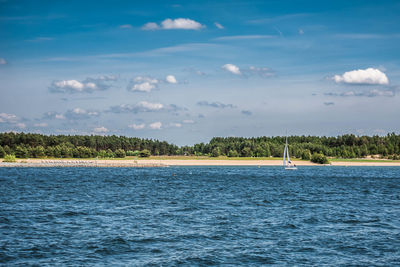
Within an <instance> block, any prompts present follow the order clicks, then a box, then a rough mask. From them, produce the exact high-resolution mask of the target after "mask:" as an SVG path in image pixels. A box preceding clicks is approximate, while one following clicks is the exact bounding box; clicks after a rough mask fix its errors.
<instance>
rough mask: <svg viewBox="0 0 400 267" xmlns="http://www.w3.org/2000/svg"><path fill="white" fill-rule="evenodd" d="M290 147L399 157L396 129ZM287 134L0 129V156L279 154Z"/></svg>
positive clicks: (294, 142)
mask: <svg viewBox="0 0 400 267" xmlns="http://www.w3.org/2000/svg"><path fill="white" fill-rule="evenodd" d="M288 141H289V144H290V146H289V152H290V155H291V156H293V157H296V158H302V159H307V160H309V159H311V156H312V155H313V154H314V153H318V154H323V155H325V156H328V157H338V158H362V157H367V156H370V155H373V156H377V155H379V156H380V157H384V158H393V159H398V158H399V154H400V135H396V134H395V133H391V134H388V135H386V136H377V135H375V136H355V135H353V134H347V135H342V136H337V137H325V136H322V137H319V136H290V137H288ZM284 145H285V137H280V136H277V137H265V136H264V137H256V138H244V137H215V138H213V139H211V140H210V142H209V143H207V144H204V143H200V144H195V145H194V146H183V147H178V146H176V145H173V144H169V143H167V142H165V141H158V140H152V139H141V138H136V137H124V136H115V135H113V136H95V135H90V136H88V135H73V136H70V135H42V134H31V133H12V132H10V133H0V157H4V155H5V154H14V155H15V156H16V157H18V158H28V157H32V158H40V157H63V158H66V157H75V158H91V157H125V156H126V155H128V156H143V157H145V156H148V155H150V154H151V155H198V156H211V157H217V156H228V157H270V156H272V157H281V156H282V153H283V149H284Z"/></svg>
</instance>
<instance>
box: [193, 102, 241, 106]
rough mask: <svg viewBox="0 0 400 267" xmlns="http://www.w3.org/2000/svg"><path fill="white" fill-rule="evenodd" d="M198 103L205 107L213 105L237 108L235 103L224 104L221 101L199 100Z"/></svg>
mask: <svg viewBox="0 0 400 267" xmlns="http://www.w3.org/2000/svg"><path fill="white" fill-rule="evenodd" d="M197 105H199V106H203V107H213V108H236V106H235V105H233V104H224V103H221V102H208V101H199V102H197Z"/></svg>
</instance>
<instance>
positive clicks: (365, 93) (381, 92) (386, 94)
mask: <svg viewBox="0 0 400 267" xmlns="http://www.w3.org/2000/svg"><path fill="white" fill-rule="evenodd" d="M325 95H327V96H340V97H352V96H354V97H380V96H384V97H394V96H395V95H396V93H395V90H378V89H373V90H368V91H346V92H342V93H332V92H331V93H325Z"/></svg>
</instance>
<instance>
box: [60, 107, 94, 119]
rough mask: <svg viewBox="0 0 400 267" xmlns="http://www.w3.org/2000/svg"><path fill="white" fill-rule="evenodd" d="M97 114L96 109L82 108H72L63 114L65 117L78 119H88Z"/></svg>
mask: <svg viewBox="0 0 400 267" xmlns="http://www.w3.org/2000/svg"><path fill="white" fill-rule="evenodd" d="M99 115H100V113H99V112H97V111H93V110H85V109H83V108H74V109H71V110H68V111H67V112H66V113H65V115H64V116H65V118H67V119H70V120H80V119H89V118H91V117H97V116H99Z"/></svg>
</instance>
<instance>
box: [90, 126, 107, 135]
mask: <svg viewBox="0 0 400 267" xmlns="http://www.w3.org/2000/svg"><path fill="white" fill-rule="evenodd" d="M93 132H95V133H107V132H108V129H107V128H106V127H104V126H101V127H97V128H94V129H93Z"/></svg>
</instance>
